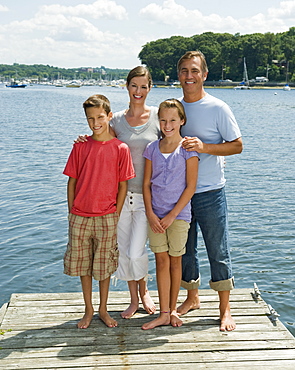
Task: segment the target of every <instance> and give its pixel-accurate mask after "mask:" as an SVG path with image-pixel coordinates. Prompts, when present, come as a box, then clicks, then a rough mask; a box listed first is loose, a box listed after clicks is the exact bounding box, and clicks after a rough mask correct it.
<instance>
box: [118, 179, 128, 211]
mask: <svg viewBox="0 0 295 370" xmlns="http://www.w3.org/2000/svg"><path fill="white" fill-rule="evenodd" d="M126 194H127V181H121V182H119V186H118V195H117V213H118V215H119V216H120V213H121V211H122V208H123V205H124V201H125V198H126Z"/></svg>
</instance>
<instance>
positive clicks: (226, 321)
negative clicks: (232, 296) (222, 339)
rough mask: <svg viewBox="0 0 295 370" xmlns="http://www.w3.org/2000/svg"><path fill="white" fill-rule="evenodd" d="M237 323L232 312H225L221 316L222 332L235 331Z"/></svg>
mask: <svg viewBox="0 0 295 370" xmlns="http://www.w3.org/2000/svg"><path fill="white" fill-rule="evenodd" d="M235 328H236V323H235V321H234V319H233V318H232V315H231V313H230V311H225V312H224V313H223V314H222V315H220V331H232V330H235Z"/></svg>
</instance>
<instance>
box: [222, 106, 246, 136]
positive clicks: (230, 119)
mask: <svg viewBox="0 0 295 370" xmlns="http://www.w3.org/2000/svg"><path fill="white" fill-rule="evenodd" d="M217 122H218V130H219V132H220V134H221V136H222V138H223V140H225V141H233V140H236V139H238V138H239V137H241V136H242V134H241V131H240V129H239V126H238V123H237V121H236V118H235V116H234V114H233V112H232V110H231V109H230V107H229V106H228V105H227V104H224V105H223V106H222V107H221V109H220V111H219V117H218V120H217Z"/></svg>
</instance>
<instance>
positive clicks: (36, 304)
mask: <svg viewBox="0 0 295 370" xmlns="http://www.w3.org/2000/svg"><path fill="white" fill-rule="evenodd" d="M185 293H186V292H185V291H184V290H181V292H180V297H179V301H180V302H182V301H183V300H184V298H185ZM152 295H153V296H154V298H155V301H156V302H157V304H158V298H157V292H152ZM200 295H201V304H202V307H201V309H199V310H194V311H191V312H189V313H188V314H187V315H185V316H184V317H183V320H184V324H183V326H182V327H180V328H173V327H171V326H165V327H159V328H155V329H153V330H148V331H144V330H142V329H141V325H142V324H143V323H145V322H147V321H148V320H150V319H151V318H150V316H149V315H147V314H146V313H145V311H143V310H142V309H141V310H139V312H138V313H137V314H136V315H134V316H133V317H132V318H131V319H129V320H124V319H121V318H120V312H121V311H122V310H123V309H125V308H126V307H127V306H128V303H129V296H128V292H110V299H109V311H110V313H111V315H112V316H113V317H114V318H116V319H117V320H118V322H119V325H118V327H117V328H107V327H106V326H105V325H104V324H103V323H102V322H101V321H100V320H99V319H98V318H97V316H96V317H95V318H94V319H93V321H92V323H91V326H90V327H89V328H88V329H86V330H81V329H77V327H76V324H77V321H78V320H79V319H80V318H81V317H82V315H83V309H84V306H83V299H82V295H81V294H80V293H62V294H48V293H47V294H13V295H12V296H11V300H10V302H9V304H5V305H3V307H2V308H1V311H0V323H1V326H0V328H1V329H0V332H1V335H0V348H1V349H0V369H5V370H9V369H13V370H15V369H38V370H42V369H72V370H74V369H75V370H78V369H82V370H90V369H105V370H118V369H122V370H123V369H124V370H127V369H136V370H137V369H138V370H151V369H161V370H167V369H169V370H171V369H177V370H178V369H179V370H182V369H183V370H186V369H194V370H195V369H204V368H206V369H213V368H214V369H249V368H255V369H284V370H285V369H292V370H293V369H295V338H294V337H293V336H292V335H291V333H290V332H289V331H288V330H287V329H286V328H285V327H284V326H283V324H282V323H281V322H280V321H279V320H277V321H272V319H271V318H272V317H271V316H270V311H269V307H268V305H267V304H266V303H265V302H264V301H263V300H262V299H261V298H260V297H259V296H255V294H254V293H253V290H251V289H235V290H234V291H233V293H232V297H231V307H232V314H233V315H234V318H235V320H236V323H237V329H236V330H235V331H233V332H227V333H224V332H220V331H219V322H218V320H217V318H218V296H217V294H216V293H215V292H213V291H212V290H200ZM97 297H98V295H97V293H95V294H94V302H97V301H96V299H97ZM273 318H274V319H275V315H274V316H273Z"/></svg>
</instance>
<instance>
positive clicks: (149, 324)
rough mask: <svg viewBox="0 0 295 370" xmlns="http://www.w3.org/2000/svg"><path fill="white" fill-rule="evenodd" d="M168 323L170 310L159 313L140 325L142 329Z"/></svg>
mask: <svg viewBox="0 0 295 370" xmlns="http://www.w3.org/2000/svg"><path fill="white" fill-rule="evenodd" d="M169 324H170V312H165V313H163V312H162V313H161V314H160V316H159V317H157V318H156V319H154V320H152V321H150V322H147V323H146V324H143V325H142V327H141V328H142V329H143V330H149V329H154V328H156V327H157V326H163V325H169Z"/></svg>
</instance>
